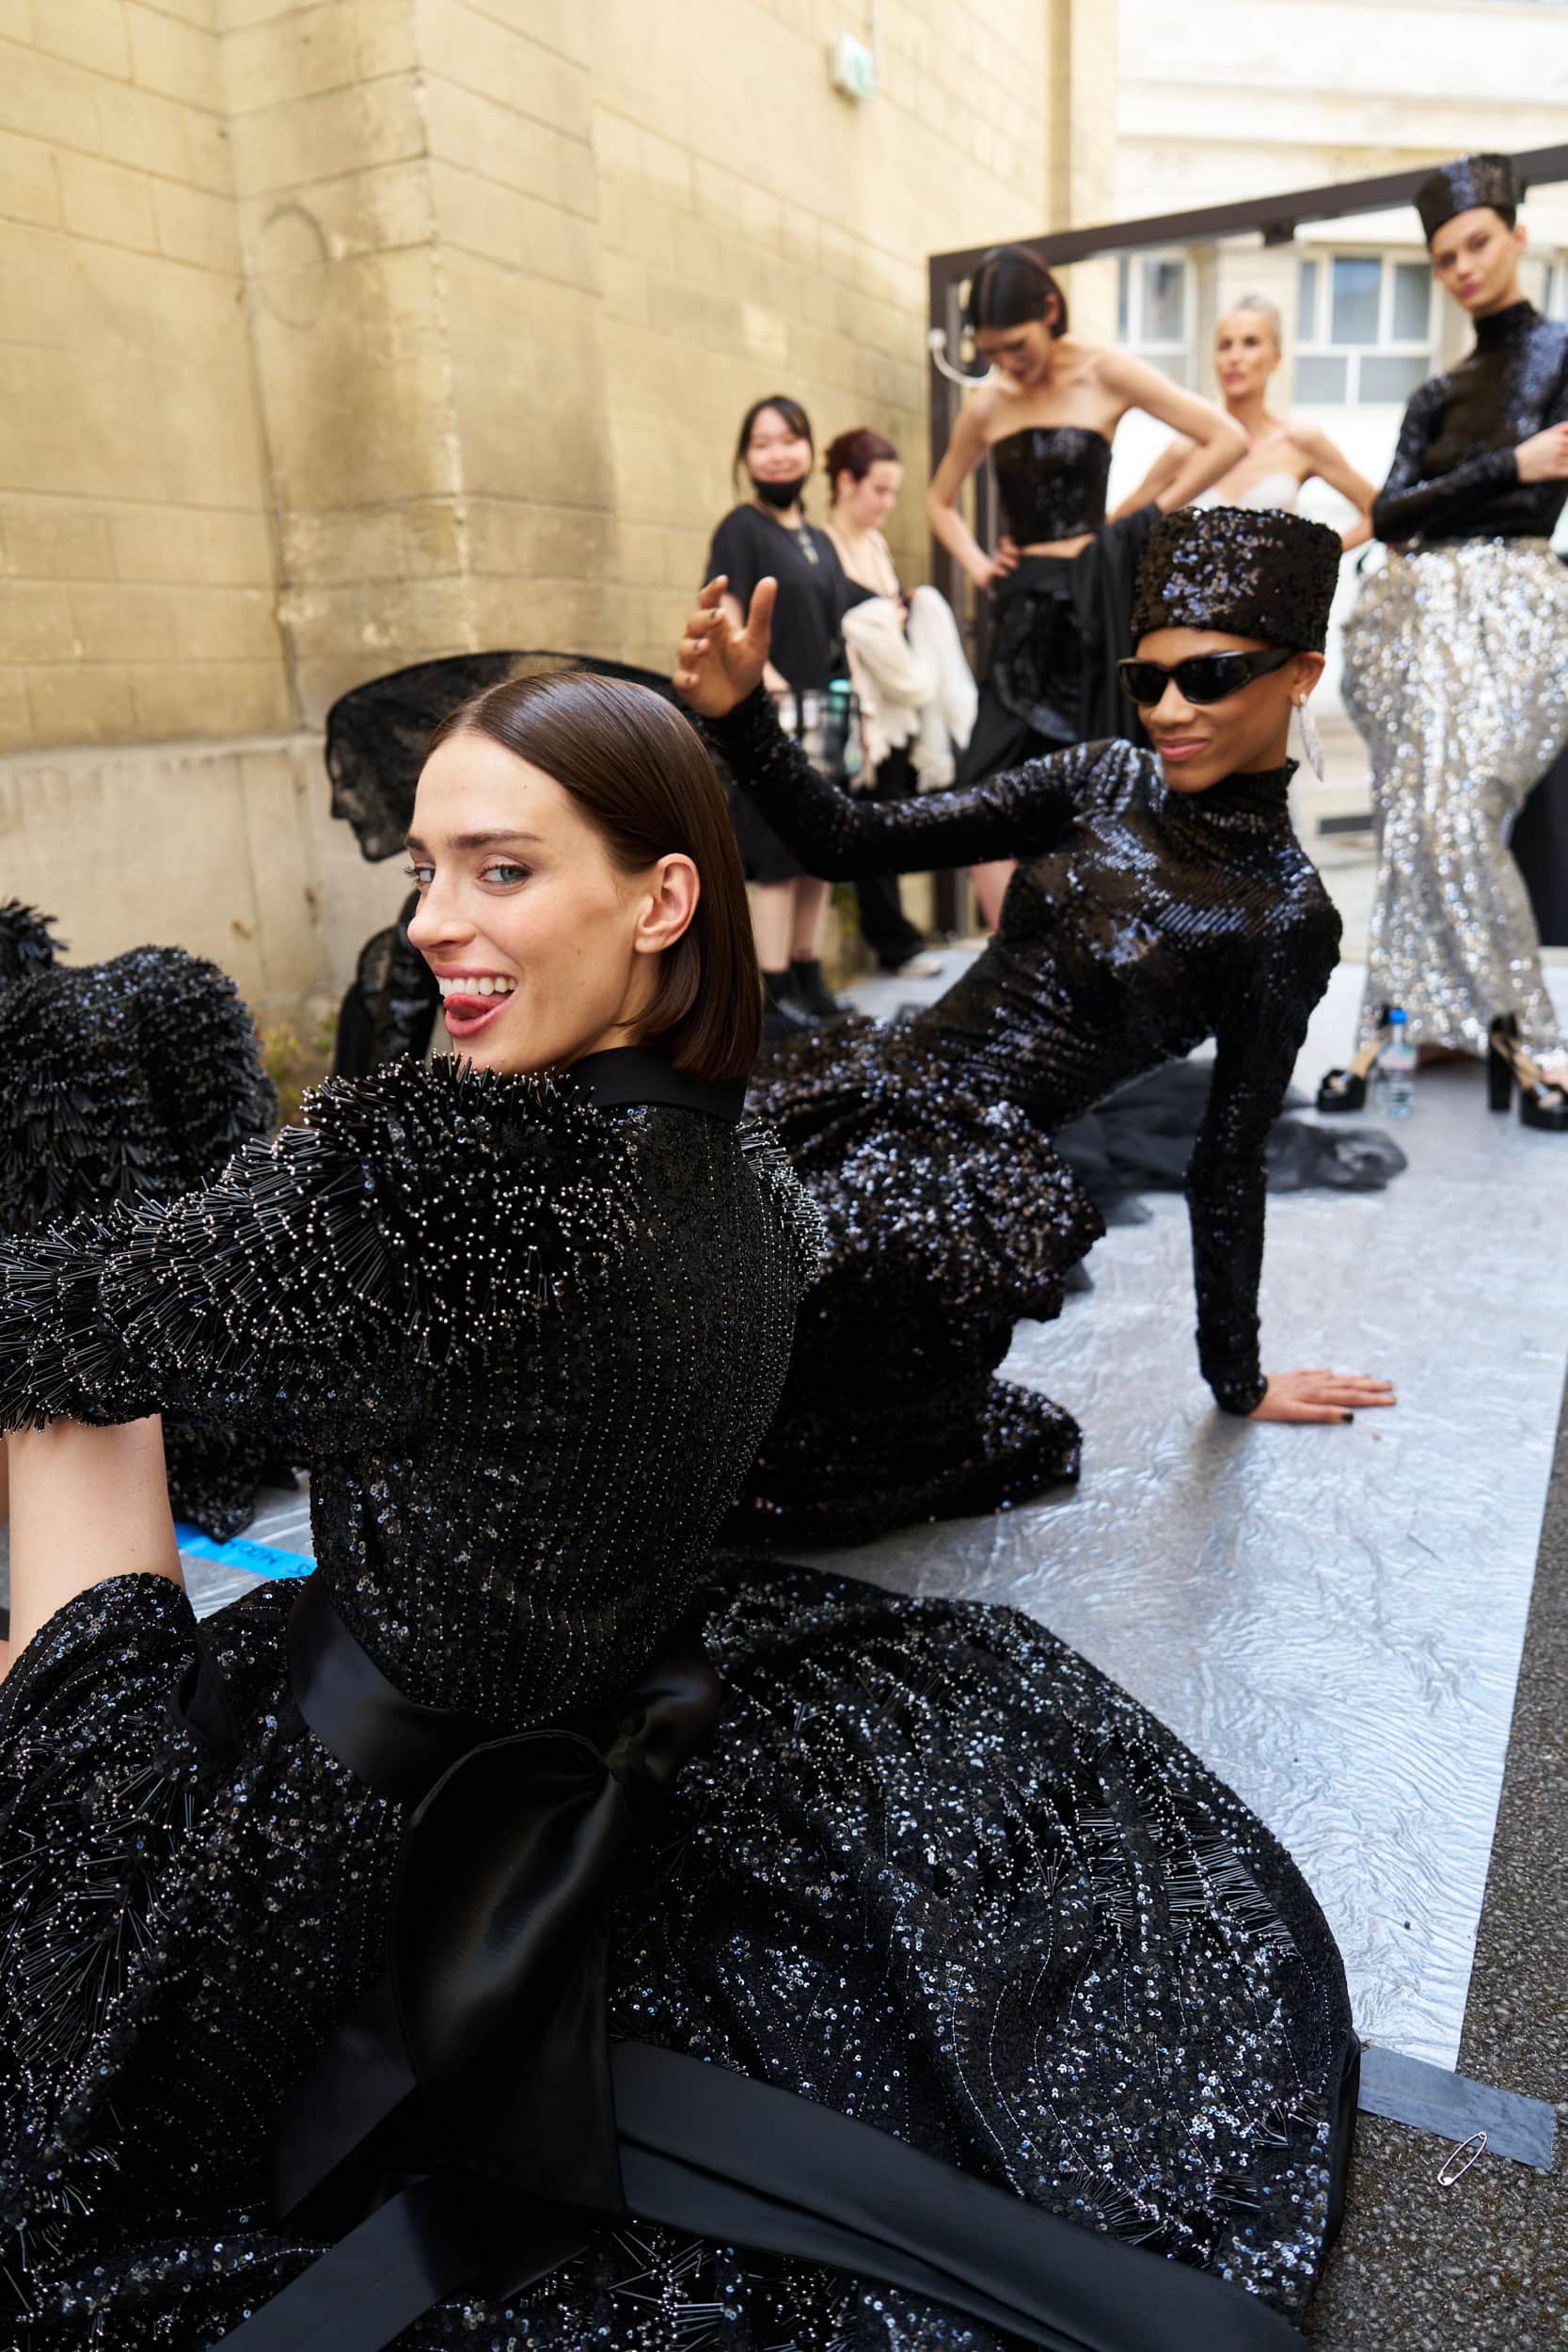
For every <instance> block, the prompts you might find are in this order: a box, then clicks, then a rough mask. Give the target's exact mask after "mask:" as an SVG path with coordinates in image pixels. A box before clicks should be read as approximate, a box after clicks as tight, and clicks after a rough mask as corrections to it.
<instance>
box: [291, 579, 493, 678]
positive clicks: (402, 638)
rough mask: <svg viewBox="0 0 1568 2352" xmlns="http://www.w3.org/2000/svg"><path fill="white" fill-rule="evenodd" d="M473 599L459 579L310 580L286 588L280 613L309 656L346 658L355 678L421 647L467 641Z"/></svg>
mask: <svg viewBox="0 0 1568 2352" xmlns="http://www.w3.org/2000/svg"><path fill="white" fill-rule="evenodd" d="M471 595H472V583H471V582H470V581H469V580H466V579H464V578H462V577H460V576H452V577H449V578H445V579H430V580H345V581H342V582H341V583H339V584H338V585H336V586H333V587H324V586H321V585H319V584H315V583H312V584H311V585H309V587H307V586H303V585H301V586H297V587H293V588H291V589H290V590H289V591H288V592H287V594H286V596H285V598H284V601H283V606H282V612H283V619H284V624H285V627H286V628H289V629H290V630H291V631H293V634H294V636H295V640H296V642H297V643H298V644H300V645H301V646H302V647H308V648H309V654H310V656H311V657H312V658H317V659H319V658H321V657H323V656H326V655H341V656H343V657H345V658H352V659H353V660H356V661H357V662H358V663H359V664H360V665H361V667H360V670H359V675H360V676H361V677H375V676H378V675H380V673H381V672H382V671H383V670H392V669H396V668H397V667H398V665H399V663H400V662H403V661H411V660H417V659H418V657H419V653H420V650H421V649H425V650H429V651H431V652H440V651H451V650H454V649H456V650H461V649H462V648H463V647H464V646H466V645H471V644H474V643H475V640H474V636H473V620H472V611H471ZM410 646H412V647H413V648H414V649H415V650H414V651H413V652H409V650H408V648H409V647H410Z"/></svg>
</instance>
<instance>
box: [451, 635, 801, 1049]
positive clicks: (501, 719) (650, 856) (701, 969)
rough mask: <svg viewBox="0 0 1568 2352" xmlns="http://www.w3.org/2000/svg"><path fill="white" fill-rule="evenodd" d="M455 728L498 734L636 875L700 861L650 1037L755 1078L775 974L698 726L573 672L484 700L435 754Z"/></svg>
mask: <svg viewBox="0 0 1568 2352" xmlns="http://www.w3.org/2000/svg"><path fill="white" fill-rule="evenodd" d="M454 735H483V736H488V738H489V739H490V740H491V742H492V743H499V744H500V746H501V748H502V750H503V751H508V752H512V753H514V754H515V756H516V757H517V758H518V759H526V760H527V761H528V762H529V765H530V766H531V767H533V768H542V769H543V770H544V771H545V773H546V775H547V776H549V777H550V778H551V779H552V780H553V781H554V782H555V783H556V784H558V785H560V787H561V788H562V791H563V792H564V793H566V794H567V795H568V796H569V798H570V799H571V800H573V801H574V802H575V803H577V806H578V808H579V809H580V810H581V812H582V814H583V816H584V817H586V818H587V819H588V821H589V823H590V824H592V825H593V826H594V828H595V829H596V830H597V831H598V833H599V834H602V836H603V838H604V842H605V846H606V848H607V849H608V850H609V852H610V859H611V861H612V862H613V864H614V865H616V866H619V867H620V869H621V871H622V872H623V873H626V874H635V873H639V872H641V869H642V868H643V867H644V866H651V865H653V863H654V861H655V860H656V859H657V858H661V857H668V856H670V855H671V854H672V853H674V852H678V853H679V854H680V855H682V856H684V857H689V859H690V860H691V862H692V864H693V865H694V866H696V868H697V873H698V876H699V879H700V882H701V884H702V887H701V890H700V892H699V895H698V899H697V911H696V913H695V914H693V916H692V918H691V921H690V923H689V925H688V927H687V929H686V930H685V931H684V932H683V933H682V935H681V937H680V938H679V939H677V940H676V942H675V944H674V946H673V947H670V948H667V949H666V950H665V953H664V956H663V959H662V968H661V971H660V975H659V981H658V987H657V992H656V993H655V996H654V1000H653V1003H652V1005H651V1006H650V1007H649V1009H648V1012H647V1015H646V1017H645V1019H644V1021H643V1022H642V1024H641V1029H642V1034H643V1036H644V1038H645V1039H646V1040H647V1041H648V1043H649V1044H650V1045H651V1044H652V1043H653V1042H654V1041H655V1040H656V1039H657V1046H658V1051H659V1052H660V1053H661V1054H662V1055H664V1056H665V1057H666V1058H667V1059H668V1060H670V1061H672V1062H673V1064H674V1066H675V1068H676V1069H677V1070H689V1071H690V1072H691V1073H693V1074H694V1075H695V1076H697V1077H699V1078H743V1077H745V1076H746V1075H747V1074H748V1073H749V1072H750V1070H751V1067H752V1063H753V1062H754V1061H755V1059H756V1057H757V1052H758V1049H759V1047H760V1045H761V1043H762V976H761V974H760V972H759V971H758V969H757V957H756V948H755V946H754V944H753V941H752V917H751V910H750V908H749V907H748V905H747V902H746V883H745V879H744V877H743V876H742V874H741V870H740V851H739V850H738V849H737V848H736V838H735V827H734V825H733V824H732V823H731V821H730V812H729V809H728V807H727V805H726V803H725V800H724V789H723V787H722V785H721V783H720V781H719V775H718V771H717V770H716V769H715V767H714V765H713V762H712V760H711V759H710V758H709V756H708V755H707V753H706V751H705V749H704V747H703V741H702V738H701V737H700V736H699V735H698V733H697V730H696V728H695V727H694V726H693V725H692V724H691V723H690V721H689V719H686V718H683V717H682V715H681V713H680V712H679V711H678V710H677V709H676V708H675V707H674V705H673V703H669V702H666V701H665V699H664V697H663V696H662V695H661V694H656V693H655V692H654V691H653V690H652V688H651V687H647V686H637V685H634V684H633V683H632V682H631V681H630V680H629V679H625V678H606V677H595V676H594V675H593V673H592V672H591V671H587V670H562V671H558V672H557V673H556V674H555V675H553V676H549V677H510V678H502V680H501V681H500V684H499V686H489V687H486V688H485V689H484V691H483V693H479V694H473V695H470V697H469V698H468V700H467V702H466V703H459V705H458V707H457V708H456V709H455V710H453V711H452V712H451V713H450V714H449V716H448V717H447V718H445V719H443V720H442V722H441V723H440V725H439V726H438V727H437V728H436V732H435V734H434V735H433V736H432V737H431V739H430V748H431V750H432V751H434V750H435V749H436V745H437V744H438V743H445V742H447V741H448V740H450V739H451V737H452V736H454Z"/></svg>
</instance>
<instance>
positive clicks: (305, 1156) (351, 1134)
mask: <svg viewBox="0 0 1568 2352" xmlns="http://www.w3.org/2000/svg"><path fill="white" fill-rule="evenodd" d="M307 1118H308V1121H309V1123H308V1124H307V1125H305V1126H302V1127H288V1128H285V1129H283V1130H282V1131H281V1133H279V1134H278V1135H277V1136H274V1137H273V1138H272V1139H271V1140H270V1141H267V1142H253V1143H250V1144H247V1145H246V1146H245V1148H244V1149H243V1150H242V1151H240V1152H237V1153H236V1154H235V1156H234V1157H233V1158H232V1159H231V1160H230V1163H229V1165H228V1167H227V1168H225V1169H224V1171H223V1174H222V1176H221V1177H220V1178H219V1179H218V1181H217V1182H216V1183H215V1184H212V1185H211V1186H209V1187H208V1188H207V1189H205V1190H203V1191H199V1192H194V1193H190V1194H188V1195H186V1196H185V1197H184V1198H183V1199H182V1200H176V1201H173V1202H170V1203H153V1202H146V1201H144V1202H142V1203H140V1204H138V1205H135V1206H120V1207H117V1208H115V1209H113V1210H112V1211H110V1212H109V1213H108V1214H107V1215H104V1216H99V1215H95V1214H89V1215H87V1216H79V1217H77V1218H75V1219H73V1220H72V1221H71V1223H69V1224H68V1225H65V1226H63V1227H62V1228H60V1229H58V1230H57V1231H55V1232H51V1233H48V1234H43V1235H36V1236H34V1237H32V1238H31V1239H25V1240H17V1241H12V1242H10V1243H8V1244H7V1245H6V1246H5V1247H3V1248H0V1427H17V1426H21V1425H25V1424H28V1423H37V1422H42V1421H44V1420H46V1419H50V1418H55V1417H69V1418H71V1419H73V1420H79V1421H87V1422H123V1421H129V1420H133V1419H135V1418H136V1417H137V1416H138V1415H141V1414H144V1413H150V1412H157V1411H165V1412H176V1413H180V1414H182V1415H185V1416H188V1417H192V1418H196V1419H198V1420H206V1419H209V1418H214V1419H222V1420H234V1419H238V1418H241V1417H244V1418H245V1420H246V1421H247V1422H260V1423H261V1425H262V1426H264V1427H265V1428H267V1429H268V1431H269V1432H270V1433H272V1434H273V1435H274V1436H275V1437H276V1438H278V1439H280V1440H283V1441H285V1442H291V1443H293V1445H294V1446H295V1447H297V1449H298V1454H297V1458H300V1459H313V1458H316V1457H317V1456H318V1455H321V1454H330V1453H332V1452H334V1451H336V1450H339V1449H341V1448H342V1447H344V1446H362V1445H363V1444H364V1442H365V1439H366V1436H367V1432H372V1431H373V1432H376V1433H378V1434H379V1435H383V1436H393V1435H396V1434H398V1433H405V1432H407V1431H409V1430H411V1429H413V1428H416V1427H418V1426H419V1425H420V1422H422V1421H423V1420H424V1419H425V1418H426V1417H427V1415H428V1414H429V1413H430V1412H432V1411H433V1410H434V1409H435V1401H436V1397H437V1396H438V1394H439V1391H440V1390H441V1387H442V1380H441V1377H440V1375H442V1374H443V1373H445V1372H446V1371H448V1370H449V1369H450V1368H451V1367H452V1366H454V1365H455V1364H456V1363H458V1362H459V1361H460V1360H461V1361H462V1362H463V1363H464V1364H466V1365H468V1366H472V1367H474V1368H479V1367H481V1366H483V1362H484V1361H485V1360H486V1359H487V1358H488V1357H489V1356H490V1355H491V1354H492V1353H493V1351H494V1350H495V1349H496V1348H497V1347H498V1346H499V1345H501V1344H503V1343H504V1342H505V1340H506V1337H507V1335H508V1333H509V1331H512V1330H514V1329H515V1327H516V1325H517V1324H518V1322H519V1320H523V1319H526V1318H527V1316H528V1314H529V1312H530V1307H531V1301H536V1300H537V1299H538V1298H539V1297H540V1296H541V1295H543V1294H544V1293H545V1292H546V1290H548V1289H551V1288H553V1287H554V1286H556V1285H558V1284H559V1283H561V1282H562V1281H570V1280H576V1279H581V1277H582V1276H583V1274H584V1273H585V1272H586V1271H587V1266H586V1263H585V1261H586V1260H587V1259H593V1260H594V1262H595V1263H600V1264H604V1263H607V1262H608V1261H609V1260H610V1259H612V1258H613V1257H614V1256H615V1255H616V1254H617V1241H618V1234H617V1215H616V1209H615V1200H616V1197H617V1195H616V1187H615V1185H614V1184H613V1181H612V1178H613V1170H614V1165H615V1162H616V1160H617V1158H618V1155H619V1152H620V1144H619V1141H618V1137H617V1132H616V1129H615V1127H614V1124H613V1123H612V1122H611V1121H609V1120H605V1119H604V1118H602V1117H601V1116H599V1115H597V1114H596V1113H595V1112H594V1110H593V1109H592V1108H591V1107H590V1106H589V1105H587V1104H585V1103H583V1102H582V1101H580V1100H579V1099H578V1097H576V1096H575V1094H574V1093H573V1092H572V1091H571V1090H570V1089H567V1088H564V1087H562V1086H561V1085H560V1084H559V1083H558V1082H555V1081H552V1080H550V1079H548V1078H532V1077H507V1076H499V1075H497V1074H496V1073H491V1072H485V1071H475V1070H473V1069H472V1068H470V1067H469V1066H468V1065H467V1064H463V1063H458V1062H456V1061H452V1060H443V1061H440V1062H436V1063H433V1064H430V1065H428V1066H426V1065H421V1064H417V1063H412V1062H401V1063H394V1064H391V1065H388V1067H387V1068H386V1069H384V1070H380V1071H377V1072H375V1073H372V1075H371V1076H370V1077H368V1078H366V1079H363V1080H360V1081H357V1082H356V1083H354V1084H352V1085H345V1084H339V1083H335V1082H333V1081H328V1082H327V1084H326V1085H325V1086H324V1087H322V1088H321V1089H319V1090H318V1091H317V1092H316V1094H315V1095H314V1096H312V1097H311V1098H310V1100H309V1104H308V1106H307Z"/></svg>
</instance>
